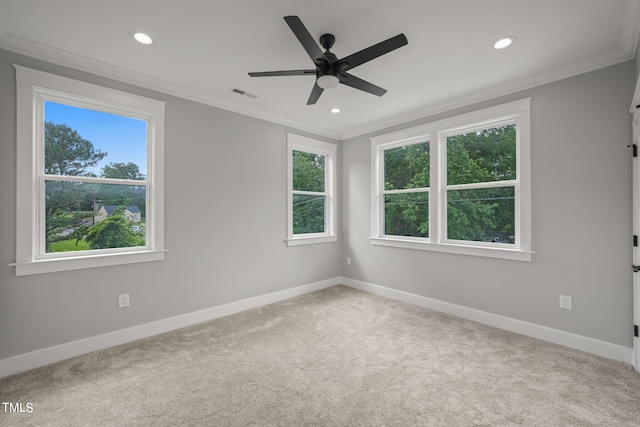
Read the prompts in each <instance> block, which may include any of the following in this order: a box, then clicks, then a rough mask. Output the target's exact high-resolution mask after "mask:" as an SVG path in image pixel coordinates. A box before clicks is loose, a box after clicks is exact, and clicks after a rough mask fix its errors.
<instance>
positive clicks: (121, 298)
mask: <svg viewBox="0 0 640 427" xmlns="http://www.w3.org/2000/svg"><path fill="white" fill-rule="evenodd" d="M126 307H129V294H121V295H118V308H126Z"/></svg>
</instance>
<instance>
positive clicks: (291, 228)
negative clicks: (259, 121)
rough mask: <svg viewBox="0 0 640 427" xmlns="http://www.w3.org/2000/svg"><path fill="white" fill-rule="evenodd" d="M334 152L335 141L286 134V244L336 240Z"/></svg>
mask: <svg viewBox="0 0 640 427" xmlns="http://www.w3.org/2000/svg"><path fill="white" fill-rule="evenodd" d="M336 152H337V150H336V145H335V144H330V143H327V142H322V141H318V140H315V139H311V138H307V137H303V136H300V135H294V134H287V158H288V174H287V175H288V179H287V181H288V198H287V204H288V207H287V210H288V215H287V245H289V246H292V245H301V244H307V243H320V242H330V241H335V240H337V235H336V201H335V186H336V165H335V161H336V160H335V159H336Z"/></svg>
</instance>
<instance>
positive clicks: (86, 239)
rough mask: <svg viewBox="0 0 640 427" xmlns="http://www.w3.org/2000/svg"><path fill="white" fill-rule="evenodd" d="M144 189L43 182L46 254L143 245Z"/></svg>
mask: <svg viewBox="0 0 640 427" xmlns="http://www.w3.org/2000/svg"><path fill="white" fill-rule="evenodd" d="M145 224H146V187H145V186H143V185H114V184H94V183H81V182H65V181H53V180H48V181H45V228H46V230H45V232H46V248H45V250H46V252H69V251H79V250H90V249H107V248H124V247H133V246H145V245H146V225H145Z"/></svg>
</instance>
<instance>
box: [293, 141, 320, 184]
mask: <svg viewBox="0 0 640 427" xmlns="http://www.w3.org/2000/svg"><path fill="white" fill-rule="evenodd" d="M324 160H325V158H324V156H321V155H319V154H313V153H305V152H303V151H297V150H293V189H294V190H297V191H317V192H324Z"/></svg>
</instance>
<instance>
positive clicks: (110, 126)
mask: <svg viewBox="0 0 640 427" xmlns="http://www.w3.org/2000/svg"><path fill="white" fill-rule="evenodd" d="M44 119H45V121H48V122H53V123H55V124H65V125H67V126H69V127H70V128H71V129H73V130H75V131H76V132H78V133H79V134H80V136H81V137H82V138H84V139H87V140H89V141H91V142H92V143H93V146H94V148H96V149H100V150H102V151H103V152H105V153H107V155H106V156H105V158H104V159H102V160H101V161H100V162H99V163H98V164H97V165H96V167H95V168H94V169H92V170H91V171H92V172H93V173H95V174H96V175H97V176H100V175H101V173H102V168H103V167H104V166H105V165H108V164H109V163H125V164H127V163H129V162H131V163H135V164H136V165H138V168H139V169H140V173H142V174H144V175H146V174H147V136H146V135H147V123H146V121H144V120H139V119H134V118H131V117H125V116H119V115H116V114H110V113H103V112H100V111H94V110H89V109H86V108H78V107H72V106H70V105H64V104H57V103H55V102H50V101H45V103H44Z"/></svg>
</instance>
